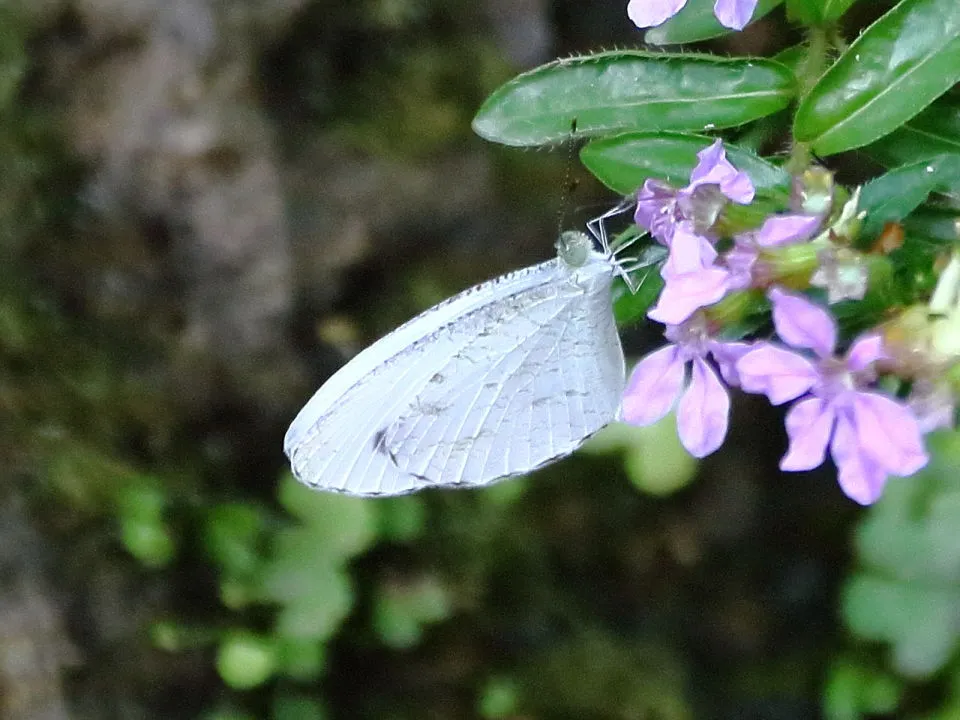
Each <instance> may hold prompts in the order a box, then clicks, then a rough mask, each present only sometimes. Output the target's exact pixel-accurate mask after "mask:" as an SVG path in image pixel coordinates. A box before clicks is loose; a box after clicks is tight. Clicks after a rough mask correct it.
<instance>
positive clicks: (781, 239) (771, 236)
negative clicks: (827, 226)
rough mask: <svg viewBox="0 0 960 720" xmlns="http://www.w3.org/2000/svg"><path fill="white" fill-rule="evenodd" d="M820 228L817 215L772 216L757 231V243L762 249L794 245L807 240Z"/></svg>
mask: <svg viewBox="0 0 960 720" xmlns="http://www.w3.org/2000/svg"><path fill="white" fill-rule="evenodd" d="M818 227H820V218H819V217H818V216H816V215H771V216H770V217H768V218H767V219H766V220H764V222H763V225H762V226H761V227H760V229H759V230H757V231H756V235H755V238H756V243H757V245H759V246H760V247H777V246H780V245H792V244H793V243H796V242H799V241H801V240H807V239H809V238H810V236H811V235H813V233H814V232H815V231H816V229H817V228H818Z"/></svg>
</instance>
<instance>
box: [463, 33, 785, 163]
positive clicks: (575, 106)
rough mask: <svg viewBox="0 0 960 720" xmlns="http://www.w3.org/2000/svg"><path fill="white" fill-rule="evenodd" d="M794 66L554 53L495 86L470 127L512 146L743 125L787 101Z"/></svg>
mask: <svg viewBox="0 0 960 720" xmlns="http://www.w3.org/2000/svg"><path fill="white" fill-rule="evenodd" d="M795 92H796V88H795V80H794V77H793V73H791V72H790V71H789V70H788V69H787V68H785V67H783V66H782V65H780V64H779V63H775V62H773V61H771V60H764V59H731V60H727V59H723V58H716V57H712V56H709V55H667V54H663V53H648V52H641V51H613V52H605V53H599V54H597V55H589V56H585V57H577V58H570V59H566V60H557V61H555V62H552V63H550V64H548V65H543V66H541V67H539V68H536V69H534V70H531V71H530V72H528V73H524V74H523V75H520V76H519V77H517V78H514V79H513V80H511V81H510V82H508V83H506V84H505V85H503V86H501V87H500V88H499V89H497V90H496V91H495V92H494V93H493V94H492V95H491V96H490V97H489V98H487V100H486V102H484V104H483V106H482V107H481V108H480V110H479V111H478V112H477V115H476V117H475V118H474V119H473V129H474V131H475V132H476V133H477V134H478V135H480V136H481V137H483V138H486V139H487V140H490V141H492V142H498V143H502V144H504V145H514V146H536V145H545V144H549V143H556V142H561V141H563V140H566V139H568V138H569V137H570V134H571V127H572V126H573V125H574V123H575V125H576V133H577V135H582V136H586V137H593V136H597V135H609V134H611V133H615V132H619V131H625V130H648V131H649V130H703V129H705V128H706V129H709V128H726V127H733V126H736V125H743V124H744V123H748V122H750V121H752V120H756V119H757V118H761V117H764V116H766V115H770V114H772V113H775V112H777V111H778V110H781V109H783V108H784V107H786V106H787V104H789V102H790V100H791V99H792V97H793V96H794V94H795Z"/></svg>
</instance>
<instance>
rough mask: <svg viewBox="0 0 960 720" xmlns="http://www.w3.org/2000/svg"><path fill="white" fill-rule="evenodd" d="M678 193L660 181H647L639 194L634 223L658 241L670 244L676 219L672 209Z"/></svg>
mask: <svg viewBox="0 0 960 720" xmlns="http://www.w3.org/2000/svg"><path fill="white" fill-rule="evenodd" d="M676 196H677V191H676V190H674V189H673V188H672V187H670V186H669V185H665V184H664V183H662V182H660V181H658V180H649V179H648V180H646V181H645V182H644V183H643V187H642V188H640V192H639V193H637V209H636V211H635V212H634V214H633V219H634V222H636V223H637V225H639V226H640V227H642V228H645V229H647V230H649V231H650V234H651V235H653V236H654V237H655V238H656V239H657V240H659V241H660V242H662V243H668V242H669V241H670V238H671V237H672V236H673V226H674V224H675V219H674V217H673V213H672V212H671V210H670V208H671V206H672V204H673V203H674V201H675V199H676Z"/></svg>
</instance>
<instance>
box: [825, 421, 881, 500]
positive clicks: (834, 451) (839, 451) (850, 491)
mask: <svg viewBox="0 0 960 720" xmlns="http://www.w3.org/2000/svg"><path fill="white" fill-rule="evenodd" d="M858 437H859V433H858V432H857V431H856V430H855V429H854V427H853V425H852V423H851V422H850V420H849V419H848V418H846V417H844V416H843V415H840V416H838V417H837V426H836V428H835V429H834V431H833V440H832V442H831V443H830V454H831V455H832V456H833V462H834V463H835V464H836V466H837V482H838V483H839V484H840V489H841V490H843V492H844V494H846V495H847V497H849V498H850V499H852V500H856V501H857V502H858V503H860V504H861V505H869V504H871V503H874V502H876V501H877V499H879V497H880V494H881V493H882V492H883V487H884V485H886V483H887V473H885V472H884V471H883V469H881V468H880V467H878V466H877V465H876V464H874V463H873V462H872V461H871V460H870V459H869V458H868V457H866V456H865V455H864V453H862V452H861V451H860V444H859V441H858Z"/></svg>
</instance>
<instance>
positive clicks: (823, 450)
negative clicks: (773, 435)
mask: <svg viewBox="0 0 960 720" xmlns="http://www.w3.org/2000/svg"><path fill="white" fill-rule="evenodd" d="M834 417H835V416H834V412H833V408H831V407H830V405H829V404H828V403H827V402H825V401H823V400H822V399H820V398H818V397H810V398H806V399H805V400H801V401H799V402H798V403H796V404H795V405H794V406H793V407H791V408H790V410H789V411H788V412H787V417H786V426H787V435H788V436H789V438H790V447H789V448H788V449H787V454H786V455H784V456H783V458H782V459H781V460H780V469H781V470H790V471H795V470H812V469H813V468H815V467H819V466H820V465H822V464H823V461H824V459H825V458H826V455H827V443H828V442H829V441H830V433H831V431H832V430H833V421H834Z"/></svg>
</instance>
